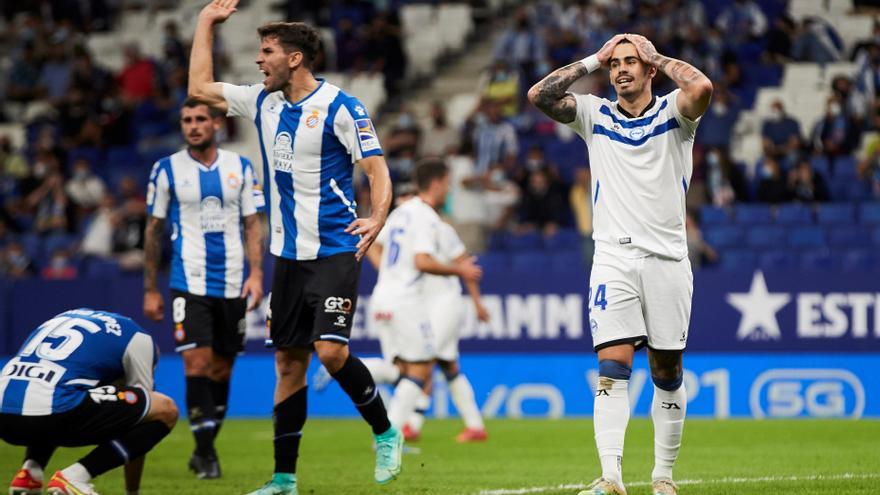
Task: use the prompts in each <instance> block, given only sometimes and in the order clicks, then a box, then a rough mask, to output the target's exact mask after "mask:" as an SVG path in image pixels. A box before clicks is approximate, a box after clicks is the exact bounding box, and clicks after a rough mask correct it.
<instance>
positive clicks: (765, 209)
mask: <svg viewBox="0 0 880 495" xmlns="http://www.w3.org/2000/svg"><path fill="white" fill-rule="evenodd" d="M733 217H734V219H735V220H736V223H738V224H740V225H762V224H768V223H772V222H773V210H772V209H771V208H770V205H767V204H753V205H749V204H745V205H737V206H736V209H735V210H734V211H733Z"/></svg>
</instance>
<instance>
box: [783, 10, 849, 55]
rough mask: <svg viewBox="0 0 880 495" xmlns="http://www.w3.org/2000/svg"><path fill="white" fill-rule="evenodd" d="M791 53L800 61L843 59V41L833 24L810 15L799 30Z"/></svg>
mask: <svg viewBox="0 0 880 495" xmlns="http://www.w3.org/2000/svg"><path fill="white" fill-rule="evenodd" d="M791 54H792V57H793V58H794V59H795V60H797V61H800V62H815V63H819V64H828V63H831V62H837V61H840V60H842V59H843V41H842V40H841V39H840V36H839V35H838V34H837V32H836V31H835V30H834V27H833V26H831V24H829V23H827V22H826V21H824V20H823V19H820V18H817V17H808V18H806V19H804V21H803V24H802V25H801V28H800V29H799V30H798V35H797V38H795V40H794V46H793V47H792V50H791Z"/></svg>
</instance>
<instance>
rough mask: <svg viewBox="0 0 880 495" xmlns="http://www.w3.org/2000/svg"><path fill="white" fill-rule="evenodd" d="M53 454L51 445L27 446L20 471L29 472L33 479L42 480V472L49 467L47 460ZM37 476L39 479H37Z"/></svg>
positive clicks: (53, 448)
mask: <svg viewBox="0 0 880 495" xmlns="http://www.w3.org/2000/svg"><path fill="white" fill-rule="evenodd" d="M53 453H55V447H54V446H51V445H29V446H28V448H27V449H26V450H25V453H24V465H23V466H22V469H27V470H28V471H30V473H31V476H33V477H34V479H37V480H42V479H43V470H44V469H45V468H46V466H48V465H49V459H51V458H52V454H53ZM37 474H39V477H37Z"/></svg>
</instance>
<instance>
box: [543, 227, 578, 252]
mask: <svg viewBox="0 0 880 495" xmlns="http://www.w3.org/2000/svg"><path fill="white" fill-rule="evenodd" d="M580 245H581V235H580V234H579V233H578V231H577V230H574V229H562V230H560V231H559V232H557V233H556V234H555V235H552V236H549V237H545V238H544V249H546V250H548V251H565V250H572V249H579V248H580Z"/></svg>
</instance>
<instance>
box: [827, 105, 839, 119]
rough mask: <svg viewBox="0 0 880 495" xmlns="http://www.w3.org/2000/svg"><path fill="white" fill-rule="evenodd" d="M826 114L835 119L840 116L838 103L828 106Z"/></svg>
mask: <svg viewBox="0 0 880 495" xmlns="http://www.w3.org/2000/svg"><path fill="white" fill-rule="evenodd" d="M828 113H829V114H831V116H832V117H837V116H838V115H840V103H832V104H831V105H829V106H828Z"/></svg>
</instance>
